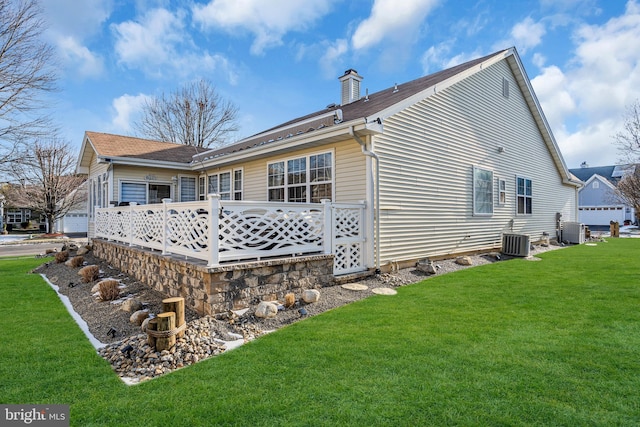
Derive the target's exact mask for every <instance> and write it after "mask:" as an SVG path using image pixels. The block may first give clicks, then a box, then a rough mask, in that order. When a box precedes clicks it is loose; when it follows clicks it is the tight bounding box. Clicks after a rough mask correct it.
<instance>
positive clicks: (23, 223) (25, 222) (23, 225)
mask: <svg viewBox="0 0 640 427" xmlns="http://www.w3.org/2000/svg"><path fill="white" fill-rule="evenodd" d="M30 226H31V221H23V222H21V223H20V227H22V228H23V229H24V230H26V229H27V228H29V227H30Z"/></svg>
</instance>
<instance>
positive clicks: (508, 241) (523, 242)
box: [502, 234, 531, 257]
mask: <svg viewBox="0 0 640 427" xmlns="http://www.w3.org/2000/svg"><path fill="white" fill-rule="evenodd" d="M530 250H531V242H530V239H529V236H527V235H526V234H503V235H502V253H503V254H505V255H511V256H522V257H528V256H529V253H530Z"/></svg>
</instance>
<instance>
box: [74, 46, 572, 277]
mask: <svg viewBox="0 0 640 427" xmlns="http://www.w3.org/2000/svg"><path fill="white" fill-rule="evenodd" d="M361 81H362V77H361V76H360V75H358V73H357V72H356V71H354V70H348V71H347V72H345V74H344V75H343V76H342V77H340V83H341V88H342V91H341V104H340V105H335V104H331V105H329V106H327V108H325V109H323V110H320V111H317V112H315V113H312V114H308V115H306V116H303V117H299V118H296V119H293V120H290V121H287V122H286V123H283V124H281V125H279V126H276V127H273V128H271V129H268V130H266V131H264V132H262V133H260V134H257V135H254V136H252V137H249V138H246V139H244V140H242V141H240V142H238V143H236V144H233V145H230V146H227V147H223V148H220V149H216V150H208V151H204V150H203V149H199V150H198V149H196V148H194V147H188V146H182V145H176V144H169V143H161V142H154V141H148V140H143V139H138V138H131V137H125V136H117V135H109V134H104V133H96V132H86V134H85V138H84V140H83V144H82V149H81V153H80V157H79V160H78V167H77V171H78V172H80V173H86V174H88V178H89V181H88V182H89V184H88V185H89V188H88V190H89V200H90V209H89V235H90V236H92V220H93V207H94V206H108V205H109V204H110V203H118V204H119V203H123V202H124V203H127V202H132V201H135V202H138V203H157V202H160V201H161V200H162V199H163V198H171V199H173V200H176V201H188V200H197V199H204V198H206V194H207V193H218V194H220V195H221V199H223V200H224V199H235V200H252V201H280V202H282V201H284V202H319V201H320V200H321V199H330V200H332V201H334V202H357V201H365V203H366V206H367V215H368V218H367V236H366V237H367V240H366V244H367V250H366V252H367V254H368V255H367V256H368V259H367V265H368V267H370V268H372V267H375V265H374V258H373V254H374V253H375V251H374V250H375V249H377V253H378V254H379V260H380V265H387V266H394V265H400V264H408V263H410V262H414V261H415V260H417V259H422V258H425V257H439V256H448V255H452V254H459V253H468V252H475V251H483V250H490V249H495V248H499V247H500V246H501V242H502V235H503V234H504V233H521V234H528V235H529V236H530V237H531V239H532V240H533V241H536V240H540V239H543V236H545V235H550V236H552V237H553V236H556V234H557V231H558V228H559V225H560V224H559V223H558V218H561V219H562V220H563V221H576V220H577V212H578V210H577V199H578V196H577V190H578V188H579V187H580V186H581V185H582V183H581V182H580V181H579V180H578V179H577V178H575V177H574V176H573V175H571V173H570V172H569V170H568V169H567V167H566V165H565V162H564V160H563V158H562V155H561V153H560V151H559V149H558V145H557V143H556V141H555V139H554V137H553V135H552V133H551V130H550V128H549V125H548V123H547V121H546V119H545V117H544V114H543V112H542V110H541V107H540V105H539V103H538V101H537V98H536V96H535V94H534V92H533V89H532V87H531V84H530V82H529V79H528V77H527V75H526V73H525V71H524V68H523V65H522V62H521V60H520V58H519V56H518V54H517V52H516V50H515V49H514V48H511V49H506V50H503V51H499V52H496V53H493V54H491V55H487V56H485V57H482V58H478V59H475V60H472V61H469V62H466V63H464V64H461V65H458V66H455V67H452V68H449V69H447V70H444V71H440V72H437V73H435V74H431V75H428V76H425V77H421V78H419V79H416V80H413V81H410V82H407V83H404V84H398V85H394V86H393V87H390V88H388V89H384V90H382V91H379V92H376V93H372V94H368V95H367V96H364V97H362V96H361V93H360V92H361V91H360V86H361ZM203 151H204V152H203ZM376 244H377V245H378V246H377V248H376Z"/></svg>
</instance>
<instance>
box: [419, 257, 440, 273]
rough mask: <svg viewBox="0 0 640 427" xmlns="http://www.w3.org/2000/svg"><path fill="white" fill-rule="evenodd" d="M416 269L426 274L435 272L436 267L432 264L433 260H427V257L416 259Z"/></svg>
mask: <svg viewBox="0 0 640 427" xmlns="http://www.w3.org/2000/svg"><path fill="white" fill-rule="evenodd" d="M416 270H418V271H422V272H423V273H427V274H436V267H435V266H434V265H433V261H429V260H428V259H423V260H421V261H418V263H417V264H416Z"/></svg>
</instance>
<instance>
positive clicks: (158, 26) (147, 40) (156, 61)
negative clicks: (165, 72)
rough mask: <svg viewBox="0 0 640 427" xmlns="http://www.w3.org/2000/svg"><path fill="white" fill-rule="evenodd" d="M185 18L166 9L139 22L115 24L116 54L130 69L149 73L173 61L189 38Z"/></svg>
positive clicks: (155, 12)
mask: <svg viewBox="0 0 640 427" xmlns="http://www.w3.org/2000/svg"><path fill="white" fill-rule="evenodd" d="M183 21H184V16H183V14H181V13H180V12H176V14H173V13H171V12H169V11H168V10H166V9H153V10H150V11H148V12H147V13H146V14H145V15H144V16H143V17H142V18H141V19H140V20H139V21H138V22H134V21H126V22H122V23H120V24H114V25H112V28H113V31H114V33H115V38H116V43H115V51H116V54H117V55H118V58H119V61H120V62H121V63H124V64H126V65H127V66H130V67H134V68H135V67H141V68H146V69H147V70H153V69H154V68H155V70H154V71H155V72H156V73H160V70H159V68H158V67H159V66H160V65H164V64H167V63H169V62H171V59H173V58H175V57H176V56H178V55H177V52H176V46H177V45H180V44H181V43H183V42H184V41H183V38H185V37H187V36H186V35H185V34H186V32H185V31H184V22H183Z"/></svg>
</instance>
